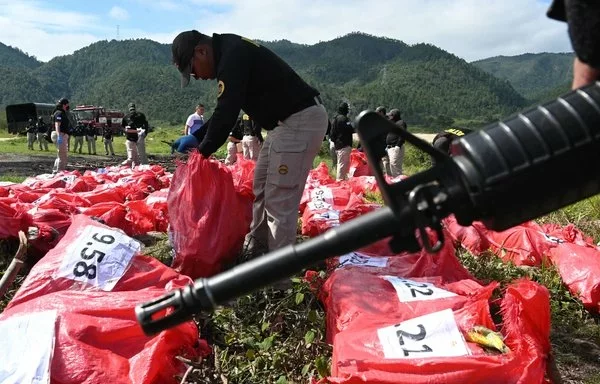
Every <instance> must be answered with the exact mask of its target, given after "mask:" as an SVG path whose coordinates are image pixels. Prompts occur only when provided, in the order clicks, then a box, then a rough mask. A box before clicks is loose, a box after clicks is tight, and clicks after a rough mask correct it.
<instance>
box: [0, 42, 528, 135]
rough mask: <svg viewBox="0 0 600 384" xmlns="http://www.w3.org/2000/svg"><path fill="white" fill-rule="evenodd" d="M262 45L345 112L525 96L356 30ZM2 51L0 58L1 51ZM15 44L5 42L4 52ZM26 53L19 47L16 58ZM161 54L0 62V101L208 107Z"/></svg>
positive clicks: (424, 49) (171, 114) (496, 103)
mask: <svg viewBox="0 0 600 384" xmlns="http://www.w3.org/2000/svg"><path fill="white" fill-rule="evenodd" d="M263 44H265V45H266V46H268V47H270V48H271V49H272V50H273V51H274V52H276V53H277V54H278V55H280V56H281V57H282V58H283V59H284V60H286V61H287V62H288V63H289V64H290V65H291V66H292V67H293V68H294V69H296V70H297V71H298V72H299V73H300V74H301V75H302V76H303V77H304V78H305V79H306V80H307V81H308V82H309V83H311V84H312V85H313V86H315V87H316V88H317V89H319V91H320V92H321V94H322V96H323V99H324V100H325V104H326V107H327V108H328V110H329V112H330V113H334V112H335V109H336V106H337V105H338V104H339V102H340V101H341V100H348V101H349V102H350V104H351V105H352V108H353V111H354V112H358V111H360V110H362V109H365V108H374V107H375V106H377V105H385V106H387V107H388V108H394V107H396V108H400V109H401V110H402V111H403V114H404V117H405V118H406V119H407V120H408V121H411V122H422V121H425V120H427V119H428V118H432V117H437V116H440V115H446V116H451V117H453V118H461V119H489V118H490V117H492V118H493V117H495V118H498V117H501V116H504V115H506V114H508V113H511V112H514V111H516V110H518V109H519V108H522V107H524V106H525V105H526V104H527V102H526V100H525V99H524V98H523V97H522V96H521V95H520V94H519V93H518V92H516V91H515V90H514V89H513V88H512V86H511V85H510V84H509V83H508V82H507V81H501V80H498V79H497V78H496V77H494V76H492V75H490V74H488V73H485V72H484V71H482V70H480V69H479V68H477V67H476V66H474V65H472V64H469V63H467V62H465V61H464V60H462V59H460V58H458V57H456V56H454V55H452V54H450V53H448V52H446V51H444V50H442V49H440V48H437V47H435V46H433V45H429V44H416V45H412V46H409V45H407V44H405V43H403V42H402V41H398V40H393V39H389V38H382V37H375V36H371V35H367V34H363V33H351V34H349V35H346V36H343V37H339V38H337V39H334V40H331V41H327V42H320V43H318V44H314V45H303V44H295V43H292V42H289V41H286V40H281V41H274V42H263ZM2 52H3V51H0V62H3V60H4V59H3V56H8V54H7V53H2ZM15 52H18V51H17V50H15V49H11V50H10V51H9V53H10V55H11V57H14V56H15ZM23 56H24V57H23ZM25 57H27V55H24V54H22V53H21V59H23V60H25ZM34 60H35V59H34ZM13 61H14V60H13ZM170 61H171V52H170V45H169V44H160V43H157V42H154V41H151V40H146V39H137V40H125V41H116V40H112V41H99V42H96V43H94V44H91V45H89V46H87V47H85V48H82V49H80V50H78V51H75V52H74V53H73V54H71V55H66V56H61V57H56V58H54V59H52V60H50V61H49V62H48V63H39V62H38V64H39V65H32V66H31V67H26V68H23V65H21V66H18V65H14V66H12V67H4V68H2V69H0V71H2V72H1V73H2V75H4V76H3V78H4V81H3V82H2V84H0V94H1V95H2V98H1V99H0V103H1V104H2V105H7V104H13V103H21V102H31V101H36V102H52V101H55V100H57V99H58V98H60V97H68V98H69V99H70V100H71V101H72V104H98V105H103V106H105V107H112V108H121V109H124V108H125V106H126V105H127V104H128V103H129V102H131V101H134V102H136V103H137V105H138V109H139V110H141V111H143V112H145V113H146V114H147V116H148V117H149V118H150V119H151V120H162V121H171V122H173V123H177V124H179V123H181V122H183V120H184V119H185V118H186V117H187V115H188V114H189V113H191V112H192V111H193V106H194V105H195V104H196V103H198V102H202V103H204V104H205V105H206V106H207V110H208V114H210V111H211V109H212V108H214V105H215V102H216V84H215V82H214V81H192V82H191V85H190V86H189V87H187V88H185V89H181V88H180V87H179V74H178V72H177V70H176V69H175V67H174V66H173V65H171V63H170ZM36 62H37V61H36ZM23 85H25V86H23Z"/></svg>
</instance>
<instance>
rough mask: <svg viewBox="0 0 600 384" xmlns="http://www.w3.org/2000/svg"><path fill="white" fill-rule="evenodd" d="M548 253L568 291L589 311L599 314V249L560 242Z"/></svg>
mask: <svg viewBox="0 0 600 384" xmlns="http://www.w3.org/2000/svg"><path fill="white" fill-rule="evenodd" d="M549 253H550V260H551V261H552V264H554V266H556V269H557V270H558V273H559V274H560V277H561V278H562V281H563V282H564V283H565V285H566V286H567V287H568V288H569V291H570V292H571V293H572V294H573V295H574V296H575V297H578V298H579V299H580V300H581V302H582V303H583V305H584V306H585V307H586V308H587V309H588V310H589V311H592V312H600V249H598V247H596V246H592V245H580V244H575V243H568V242H561V243H559V244H558V245H557V246H556V247H554V248H553V249H551V250H550V252H549Z"/></svg>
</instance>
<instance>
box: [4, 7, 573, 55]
mask: <svg viewBox="0 0 600 384" xmlns="http://www.w3.org/2000/svg"><path fill="white" fill-rule="evenodd" d="M366 4H368V6H367V5H366ZM548 5H549V0H502V1H494V0H371V1H369V2H366V1H364V0H344V1H341V0H331V1H327V0H212V1H203V0H177V1H174V0H156V1H151V0H106V1H85V0H78V1H76V0H54V1H42V0H16V1H15V0H0V42H2V43H4V44H6V45H10V46H13V47H18V48H19V49H21V50H22V51H24V52H27V53H28V54H30V55H33V56H36V57H37V58H38V59H39V60H42V61H48V60H50V59H52V58H53V57H55V56H61V55H66V54H71V53H73V52H74V51H75V50H77V49H80V48H83V47H85V46H88V45H89V44H91V43H93V42H96V41H98V40H111V39H116V38H117V36H118V37H119V38H120V39H122V40H123V39H134V38H148V39H151V40H154V41H158V42H161V43H170V42H171V41H172V40H173V38H174V37H175V36H176V35H177V34H178V33H179V32H181V31H184V30H188V29H198V30H200V31H201V32H204V33H207V34H210V33H212V32H217V33H223V32H231V33H237V34H241V35H244V36H247V37H250V38H255V39H262V40H280V39H287V40H290V41H293V42H296V43H304V44H314V43H318V42H319V41H328V40H331V39H334V38H336V37H339V36H343V35H345V34H347V33H350V32H353V31H361V32H366V33H370V34H372V35H376V36H385V37H390V38H394V39H398V40H402V41H404V42H405V43H408V44H416V43H421V42H425V43H431V44H434V45H436V46H438V47H440V48H442V49H445V50H446V51H448V52H451V53H453V54H455V55H457V56H459V57H461V58H464V59H465V60H467V61H472V60H477V59H482V58H486V57H491V56H498V55H505V56H512V55H518V54H522V53H526V52H533V53H536V52H568V51H571V46H570V43H569V40H568V37H567V33H566V25H565V24H564V23H560V22H557V21H554V20H550V19H548V18H547V17H546V15H545V12H546V10H547V8H548ZM117 26H118V35H117Z"/></svg>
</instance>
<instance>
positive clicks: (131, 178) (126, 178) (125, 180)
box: [117, 176, 135, 185]
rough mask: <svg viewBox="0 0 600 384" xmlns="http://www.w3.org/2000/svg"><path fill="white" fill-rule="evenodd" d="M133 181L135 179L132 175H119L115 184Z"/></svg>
mask: <svg viewBox="0 0 600 384" xmlns="http://www.w3.org/2000/svg"><path fill="white" fill-rule="evenodd" d="M134 181H135V179H134V178H133V177H129V176H125V177H121V178H120V179H119V180H117V185H119V184H129V183H133V182H134Z"/></svg>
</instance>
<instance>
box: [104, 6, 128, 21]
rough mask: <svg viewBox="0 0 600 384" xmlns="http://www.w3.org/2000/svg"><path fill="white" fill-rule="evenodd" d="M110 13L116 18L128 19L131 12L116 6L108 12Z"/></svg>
mask: <svg viewBox="0 0 600 384" xmlns="http://www.w3.org/2000/svg"><path fill="white" fill-rule="evenodd" d="M108 15H109V16H110V17H112V18H113V19H115V20H127V19H129V12H127V10H126V9H124V8H121V7H117V6H114V7H112V8H111V9H110V11H109V12H108Z"/></svg>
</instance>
